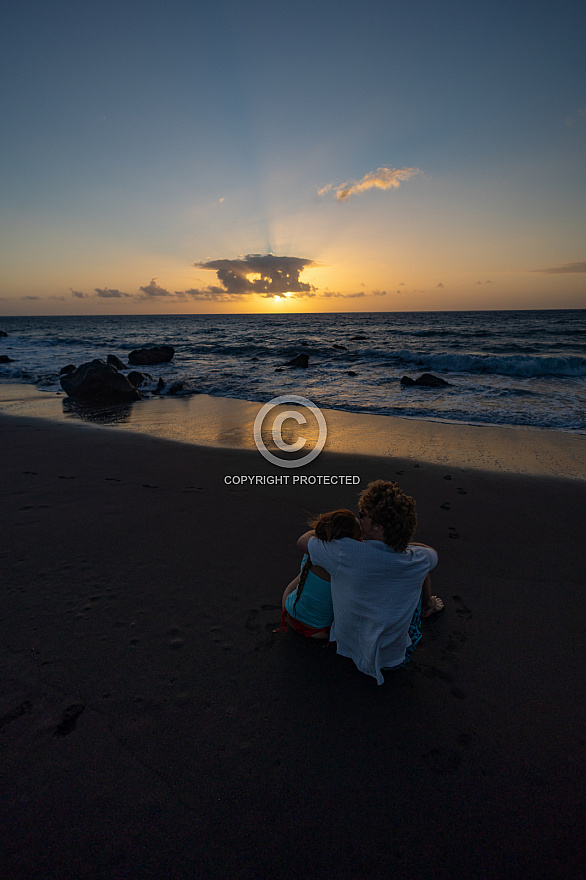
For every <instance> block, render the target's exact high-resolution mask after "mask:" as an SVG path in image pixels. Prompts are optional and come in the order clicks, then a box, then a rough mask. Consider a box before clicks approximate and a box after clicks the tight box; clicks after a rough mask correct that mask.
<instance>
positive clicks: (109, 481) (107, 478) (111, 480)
mask: <svg viewBox="0 0 586 880" xmlns="http://www.w3.org/2000/svg"><path fill="white" fill-rule="evenodd" d="M105 480H106V482H107V483H119V482H120V480H119V479H118V477H105Z"/></svg>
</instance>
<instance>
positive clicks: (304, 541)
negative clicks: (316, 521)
mask: <svg viewBox="0 0 586 880" xmlns="http://www.w3.org/2000/svg"><path fill="white" fill-rule="evenodd" d="M310 538H315V532H314V530H313V529H311V531H309V532H305V534H304V535H301V537H300V538H299V540H298V541H297V546H298V547H299V549H300V550H302V551H303V553H307V552H308V551H307V545H308V543H309V539H310Z"/></svg>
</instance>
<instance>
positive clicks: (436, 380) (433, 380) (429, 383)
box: [401, 373, 451, 388]
mask: <svg viewBox="0 0 586 880" xmlns="http://www.w3.org/2000/svg"><path fill="white" fill-rule="evenodd" d="M401 385H406V386H407V387H409V386H411V385H419V386H423V387H424V388H446V387H450V388H451V384H450V382H446V380H445V379H440V377H439V376H433V375H432V374H431V373H422V374H421V376H418V377H417V379H410V378H409V376H403V378H402V379H401Z"/></svg>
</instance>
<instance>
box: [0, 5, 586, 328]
mask: <svg viewBox="0 0 586 880" xmlns="http://www.w3.org/2000/svg"><path fill="white" fill-rule="evenodd" d="M585 10H586V7H584V6H580V4H576V3H575V2H574V0H572V2H568V0H561V2H539V0H531V2H527V0H520V2H515V3H514V4H511V3H510V2H506V3H505V2H493V3H486V2H484V0H483V2H477V0H468V2H443V3H438V2H437V0H436V2H432V0H412V2H410V3H409V4H407V3H396V2H393V0H384V2H373V0H364V2H362V3H357V2H356V0H352V2H346V0H335V2H334V0H332V2H329V0H328V2H326V0H311V2H307V0H297V2H295V3H292V2H290V0H289V2H287V3H284V2H282V0H275V2H273V3H272V4H267V3H266V0H263V2H258V0H247V2H242V0H238V2H236V0H234V2H232V0H230V2H228V0H213V2H208V0H200V2H195V0H191V2H186V0H164V2H152V0H141V2H128V0H117V2H115V3H114V2H109V0H101V2H99V3H98V2H92V0H90V2H86V3H82V2H79V0H77V2H71V0H64V2H60V0H54V2H51V3H47V2H46V0H44V2H38V0H31V2H27V0H23V2H21V3H13V4H10V6H9V7H8V9H7V11H5V13H4V16H3V18H4V23H3V37H4V39H3V52H2V60H1V64H2V67H3V83H4V88H3V90H2V97H1V109H2V125H1V134H0V139H1V144H2V162H1V163H0V178H1V179H0V205H1V215H2V231H1V237H0V258H1V261H2V276H1V283H0V314H5V315H26V314H104V313H111V314H127V313H165V314H170V313H183V312H184V313H192V312H263V311H267V312H277V311H355V310H357V311H379V310H384V311H386V310H391V311H395V310H399V311H405V310H429V309H433V310H441V309H490V308H497V309H508V308H574V307H583V306H584V305H586V186H585V184H586V63H585V60H584V59H585V57H586V52H585V51H584V33H585V28H586V11H585Z"/></svg>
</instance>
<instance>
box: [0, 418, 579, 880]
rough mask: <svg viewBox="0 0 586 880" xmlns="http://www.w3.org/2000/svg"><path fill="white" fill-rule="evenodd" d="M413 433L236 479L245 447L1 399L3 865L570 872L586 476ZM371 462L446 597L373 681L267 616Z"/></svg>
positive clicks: (260, 466) (571, 454)
mask: <svg viewBox="0 0 586 880" xmlns="http://www.w3.org/2000/svg"><path fill="white" fill-rule="evenodd" d="M408 424H411V425H413V426H414V427H413V429H412V430H411V435H410V436H411V442H408V441H409V430H407V429H406V428H405V431H406V436H407V440H406V441H402V442H403V446H402V450H401V449H396V450H394V451H393V452H392V454H386V455H385V456H383V457H378V458H377V457H375V456H374V455H371V456H360V455H357V454H355V453H352V454H346V455H345V454H342V453H336V452H333V451H331V450H327V449H326V451H324V452H323V453H322V455H321V456H320V457H319V458H318V459H317V460H316V461H315V462H313V463H312V464H311V465H309V466H307V467H306V468H304V469H303V472H304V473H305V474H307V475H315V476H319V475H321V476H323V475H328V474H329V475H345V476H358V477H359V479H360V484H359V485H356V486H352V485H349V486H340V485H327V486H326V485H321V486H320V485H314V486H311V485H304V486H300V485H296V486H293V485H278V484H277V485H262V486H261V485H257V486H245V485H244V486H243V485H227V484H226V483H225V480H224V478H225V477H226V476H230V475H244V474H250V475H260V476H262V475H264V476H267V475H271V474H275V471H276V469H275V468H274V467H273V466H271V465H270V464H269V463H267V462H265V461H264V459H262V458H261V456H260V455H259V454H258V452H256V450H250V449H230V448H220V447H219V445H218V446H216V447H215V448H214V447H212V446H208V447H204V446H194V445H189V444H187V443H178V442H173V441H171V440H166V439H160V438H155V437H150V436H145V435H143V434H140V433H134V432H133V431H121V430H118V431H116V430H112V429H104V428H101V429H100V428H94V427H88V426H84V427H83V428H80V427H79V426H75V425H72V424H69V423H67V422H61V423H58V422H50V421H46V420H43V419H36V418H32V417H28V416H25V415H22V414H20V415H18V416H6V415H3V416H0V451H1V453H0V454H1V459H0V460H1V461H2V468H1V472H0V485H1V496H0V497H1V504H2V543H1V548H0V566H1V569H0V570H1V578H2V580H1V583H2V589H1V591H0V597H1V599H0V619H1V624H2V629H1V640H0V651H1V667H2V677H1V683H0V750H1V751H0V766H1V771H0V775H1V792H0V794H1V797H0V804H1V806H0V835H1V840H2V856H1V861H0V870H1V876H5V877H9V878H11V880H20V878H37V877H38V878H59V880H62V878H63V880H65V878H67V880H69V878H71V880H73V878H75V880H79V878H92V880H93V878H96V880H98V878H99V880H102V878H112V880H118V878H137V880H138V878H141V880H143V878H157V880H159V878H181V880H183V878H185V880H187V878H189V880H193V878H238V880H253V878H265V877H271V878H281V877H282V878H294V877H295V878H297V877H323V876H327V875H331V876H334V877H336V878H343V880H346V878H348V880H349V878H362V877H369V878H370V877H373V878H381V880H382V878H385V880H386V878H395V877H396V878H403V877H404V878H431V877H433V878H446V880H447V878H454V877H461V878H483V880H484V878H495V880H497V878H498V880H500V878H509V877H511V878H513V877H514V878H518V877H524V878H528V877H535V878H537V877H539V878H543V877H547V878H557V877H559V878H576V877H581V876H583V875H584V869H585V867H586V865H585V861H584V856H585V851H584V833H583V828H584V781H583V780H584V775H583V767H584V753H585V745H586V717H585V710H584V706H585V704H586V703H585V700H584V672H583V657H584V655H583V644H584V640H583V634H584V620H585V610H586V609H585V604H586V601H585V596H586V591H585V590H584V538H583V536H584V519H583V511H584V500H585V491H584V488H585V483H584V482H583V481H580V480H579V479H576V478H575V476H576V475H575V474H574V478H572V479H569V478H564V479H561V478H554V477H552V476H544V475H535V473H527V472H525V473H509V472H507V468H506V462H507V448H506V442H505V441H503V446H502V448H501V447H499V449H500V452H499V461H498V468H497V467H496V466H495V468H493V470H492V471H491V470H489V469H488V465H487V466H486V467H485V469H484V470H480V469H478V467H472V466H470V465H466V464H465V463H464V462H463V461H462V458H458V457H457V455H455V454H454V460H453V461H451V462H450V461H449V456H450V450H452V449H453V447H454V443H455V441H454V443H452V445H450V442H449V441H448V439H447V438H448V434H449V432H445V433H444V434H443V435H442V436H444V437H445V438H446V439H445V442H443V443H442V442H441V436H440V441H439V442H440V445H441V448H442V454H444V455H446V456H447V459H446V461H442V462H441V463H437V462H436V463H435V464H434V463H431V462H430V460H429V458H426V456H425V455H424V454H422V452H419V457H418V459H416V458H414V449H415V448H417V449H418V450H420V447H418V446H417V442H418V441H417V438H418V437H420V436H421V431H419V432H418V431H417V428H418V426H419V427H420V426H421V423H417V422H412V423H408ZM434 430H437V429H434ZM526 433H527V434H531V432H526ZM533 433H535V432H533ZM457 434H458V432H457V431H456V434H455V435H457ZM521 434H523V432H521ZM459 436H460V438H461V437H462V436H463V434H462V432H460V434H459ZM509 436H510V437H511V441H510V443H509V450H508V454H509V456H510V459H511V461H513V462H514V461H516V460H517V458H518V446H519V438H520V434H519V432H510V434H509ZM513 438H514V439H513ZM521 440H522V437H521ZM582 441H583V438H582ZM459 442H460V445H462V448H463V447H464V446H465V444H464V443H463V441H462V440H461V439H460V441H459ZM528 442H529V441H528ZM456 445H457V444H456ZM559 446H560V448H565V447H564V442H563V439H562V440H561V441H559ZM583 449H584V447H583V444H582V445H580V444H579V443H578V444H576V443H575V442H574V438H571V439H569V440H568V443H567V450H566V452H564V454H567V460H568V461H570V460H571V461H573V462H574V463H576V462H577V461H578V460H579V458H580V450H581V453H582V454H583ZM568 450H569V451H568ZM401 451H402V455H401V454H399V453H400V452H401ZM423 452H424V450H423ZM469 453H470V458H471V459H472V460H473V461H474V462H475V463H477V460H476V459H474V454H475V453H474V450H473V449H472V448H470V450H469ZM542 457H543V456H542ZM430 458H432V459H433V456H430ZM550 465H551V461H550ZM553 469H554V470H555V472H556V473H560V472H561V473H565V474H566V476H567V471H565V470H564V466H562V465H561V464H559V462H558V463H557V464H555V467H554V468H553ZM511 470H515V466H514V465H513V466H512V467H511ZM526 470H529V471H530V470H531V467H528V466H527V467H526ZM537 470H538V469H537ZM538 473H539V471H538ZM571 473H572V471H571V468H570V474H571ZM379 477H382V478H387V479H397V480H399V481H400V483H401V485H402V486H403V488H404V489H405V490H406V491H408V492H409V493H410V494H412V495H413V496H414V497H415V498H416V500H417V506H418V515H419V524H420V525H419V531H418V535H417V539H418V540H421V541H424V542H426V543H429V544H431V545H433V546H434V547H436V549H437V550H438V553H439V556H440V564H439V566H438V568H437V571H436V573H435V576H434V592H436V593H437V594H439V595H440V596H442V598H443V599H444V601H445V603H446V610H445V612H443V614H441V615H439V616H436V617H434V618H432V619H430V620H429V621H427V622H426V623H425V625H424V637H423V640H422V642H421V643H420V646H419V647H418V648H417V651H416V653H415V657H414V662H413V663H412V664H411V665H410V666H409V667H407V668H405V669H404V670H402V671H400V672H396V673H393V674H392V675H388V676H387V680H386V682H385V684H384V685H383V686H381V687H379V686H377V684H376V682H375V680H374V679H372V678H369V677H367V676H364V675H362V674H361V673H359V672H358V671H357V670H356V668H355V667H354V665H353V664H352V662H351V661H349V660H347V659H344V658H341V657H338V656H337V655H336V653H335V648H334V647H332V646H330V647H324V646H323V645H322V644H321V643H315V642H312V641H311V640H304V639H302V638H300V637H298V636H296V635H295V634H294V633H291V632H289V633H286V634H281V633H277V634H275V633H273V629H274V628H275V625H276V624H277V622H278V620H279V616H280V596H281V592H282V590H283V588H284V586H285V585H286V584H287V582H288V581H289V580H290V579H291V578H292V577H293V576H294V574H295V573H296V570H297V568H298V565H299V554H298V551H297V550H296V547H295V541H296V538H297V537H298V535H299V534H300V533H301V532H302V531H304V530H305V523H306V519H307V517H308V515H310V514H311V513H316V512H319V511H320V510H326V509H330V508H333V507H336V506H352V505H353V504H354V503H355V501H356V498H357V493H358V490H359V489H361V488H364V487H365V486H366V485H367V483H368V482H369V481H370V480H371V479H375V478H379Z"/></svg>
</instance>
